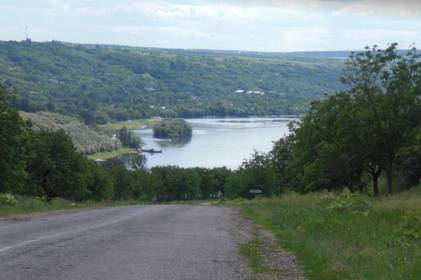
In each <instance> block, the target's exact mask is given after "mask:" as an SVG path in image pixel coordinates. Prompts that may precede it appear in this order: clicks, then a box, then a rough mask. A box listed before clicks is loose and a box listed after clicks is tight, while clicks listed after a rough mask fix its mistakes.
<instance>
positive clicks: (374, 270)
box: [240, 186, 421, 279]
mask: <svg viewBox="0 0 421 280" xmlns="http://www.w3.org/2000/svg"><path fill="white" fill-rule="evenodd" d="M348 200H349V201H348ZM366 200H367V201H366ZM361 201H363V202H364V203H361ZM240 205H241V209H242V213H243V214H244V215H245V216H247V217H250V218H251V219H253V220H254V221H255V222H257V223H259V224H262V225H264V226H265V227H267V228H268V229H270V230H272V231H273V232H274V234H275V235H276V237H277V238H278V239H279V240H280V242H281V246H282V247H284V248H286V249H288V250H291V251H293V252H295V253H296V254H297V257H298V259H299V260H300V262H301V264H302V265H303V266H304V268H305V272H306V274H307V276H308V277H309V278H310V279H420V277H421V232H420V231H421V186H420V187H417V188H414V189H413V190H410V191H407V192H404V193H401V194H398V195H395V196H390V197H386V198H380V199H369V198H367V197H357V196H352V197H348V198H345V199H344V197H331V196H330V195H328V194H325V193H319V194H308V195H297V194H288V195H285V196H283V197H282V198H280V199H259V200H254V201H248V202H242V203H240Z"/></svg>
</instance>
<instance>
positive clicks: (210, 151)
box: [133, 118, 294, 169]
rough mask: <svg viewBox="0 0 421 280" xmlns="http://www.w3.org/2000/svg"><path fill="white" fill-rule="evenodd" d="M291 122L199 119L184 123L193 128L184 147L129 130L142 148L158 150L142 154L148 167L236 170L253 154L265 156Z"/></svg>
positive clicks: (284, 133) (257, 119) (286, 132)
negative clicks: (153, 152) (134, 134)
mask: <svg viewBox="0 0 421 280" xmlns="http://www.w3.org/2000/svg"><path fill="white" fill-rule="evenodd" d="M292 120H294V119H291V118H223V119H219V118H201V119H186V121H187V122H189V123H190V124H191V125H192V127H193V137H192V139H191V140H190V141H189V142H188V143H177V144H175V143H170V142H168V141H163V140H159V139H154V138H153V137H152V129H141V130H133V131H134V132H135V133H136V134H137V135H138V136H140V137H141V138H142V140H143V142H144V143H145V144H144V146H143V148H145V149H151V148H152V149H156V150H162V154H146V156H147V160H148V162H147V165H148V167H154V166H161V165H177V166H181V167H209V168H211V167H222V166H226V167H228V168H231V169H235V168H238V167H239V166H240V165H241V163H242V162H243V160H244V159H245V158H249V157H250V156H251V155H252V153H253V151H254V150H256V151H260V152H268V151H270V150H271V148H272V146H273V141H275V140H278V139H279V138H281V137H283V136H285V135H287V134H288V123H289V122H290V121H292Z"/></svg>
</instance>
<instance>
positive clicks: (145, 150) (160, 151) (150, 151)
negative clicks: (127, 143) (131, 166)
mask: <svg viewBox="0 0 421 280" xmlns="http://www.w3.org/2000/svg"><path fill="white" fill-rule="evenodd" d="M140 152H142V153H149V154H161V153H162V150H155V149H141V150H140Z"/></svg>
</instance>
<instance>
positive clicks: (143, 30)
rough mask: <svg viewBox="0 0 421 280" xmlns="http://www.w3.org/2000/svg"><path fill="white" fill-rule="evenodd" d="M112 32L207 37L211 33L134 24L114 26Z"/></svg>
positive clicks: (134, 34)
mask: <svg viewBox="0 0 421 280" xmlns="http://www.w3.org/2000/svg"><path fill="white" fill-rule="evenodd" d="M111 31H112V32H116V33H125V34H129V35H133V36H143V35H146V34H153V33H161V34H160V35H162V34H165V35H167V36H177V37H192V36H193V37H200V38H209V37H210V36H211V35H210V34H209V33H206V32H201V31H198V30H197V29H194V28H183V27H176V26H136V25H125V26H115V27H112V28H111Z"/></svg>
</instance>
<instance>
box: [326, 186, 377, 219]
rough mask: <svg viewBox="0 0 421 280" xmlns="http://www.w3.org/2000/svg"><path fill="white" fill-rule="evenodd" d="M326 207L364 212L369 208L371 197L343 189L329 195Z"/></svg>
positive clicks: (343, 210) (342, 210)
mask: <svg viewBox="0 0 421 280" xmlns="http://www.w3.org/2000/svg"><path fill="white" fill-rule="evenodd" d="M328 201H329V204H328V206H327V208H328V209H329V210H331V211H338V212H364V213H367V212H368V211H369V210H370V208H371V206H372V205H371V204H372V203H371V199H370V198H369V197H368V196H367V195H364V194H359V193H351V192H350V191H349V190H348V189H344V190H343V191H342V192H341V193H340V194H339V195H331V197H330V198H329V200H328Z"/></svg>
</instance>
